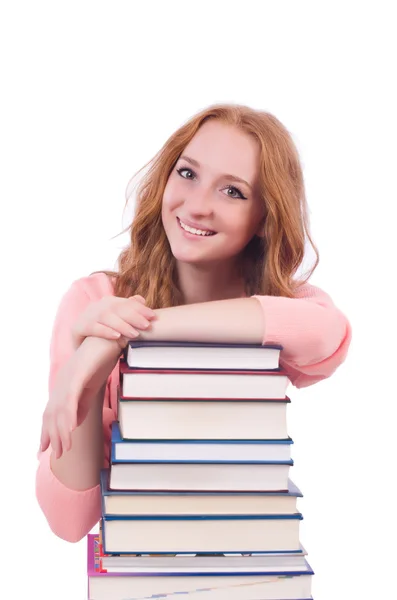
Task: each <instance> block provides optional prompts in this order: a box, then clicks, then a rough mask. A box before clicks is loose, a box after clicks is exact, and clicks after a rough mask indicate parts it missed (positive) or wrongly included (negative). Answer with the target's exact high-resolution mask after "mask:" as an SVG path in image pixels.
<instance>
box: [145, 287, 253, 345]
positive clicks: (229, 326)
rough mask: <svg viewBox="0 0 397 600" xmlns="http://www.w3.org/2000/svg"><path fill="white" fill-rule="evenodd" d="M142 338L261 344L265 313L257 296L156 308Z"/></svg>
mask: <svg viewBox="0 0 397 600" xmlns="http://www.w3.org/2000/svg"><path fill="white" fill-rule="evenodd" d="M155 313H156V318H155V319H154V320H153V321H152V322H151V325H150V327H149V329H148V330H146V331H142V332H141V333H140V336H139V339H144V340H159V341H160V340H168V341H183V340H184V341H196V342H220V343H247V344H249V343H251V344H255V343H257V344H261V343H262V341H263V338H264V327H265V322H264V314H263V310H262V307H261V305H260V302H259V301H258V300H257V299H256V298H236V299H233V300H218V301H214V302H202V303H198V304H186V305H182V306H173V307H170V308H159V309H156V310H155Z"/></svg>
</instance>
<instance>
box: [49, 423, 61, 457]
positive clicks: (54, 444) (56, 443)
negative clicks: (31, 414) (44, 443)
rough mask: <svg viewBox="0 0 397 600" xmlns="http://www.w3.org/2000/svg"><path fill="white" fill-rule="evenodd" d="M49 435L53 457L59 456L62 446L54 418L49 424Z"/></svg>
mask: <svg viewBox="0 0 397 600" xmlns="http://www.w3.org/2000/svg"><path fill="white" fill-rule="evenodd" d="M49 435H50V441H51V448H52V450H53V452H54V454H55V458H60V457H61V456H62V446H61V441H60V438H59V434H58V428H57V425H56V421H55V419H54V418H53V419H51V422H50V424H49Z"/></svg>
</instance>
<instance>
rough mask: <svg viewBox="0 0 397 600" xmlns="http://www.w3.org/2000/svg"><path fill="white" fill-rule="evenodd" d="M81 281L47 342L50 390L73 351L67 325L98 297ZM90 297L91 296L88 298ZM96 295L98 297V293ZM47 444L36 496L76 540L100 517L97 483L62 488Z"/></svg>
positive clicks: (106, 420)
mask: <svg viewBox="0 0 397 600" xmlns="http://www.w3.org/2000/svg"><path fill="white" fill-rule="evenodd" d="M82 281H83V280H78V281H76V282H74V283H73V284H72V285H71V287H70V288H69V290H68V291H67V292H66V293H65V294H64V296H63V298H62V299H61V302H60V305H59V307H58V310H57V314H56V317H55V321H54V325H53V330H52V337H51V343H50V372H49V390H51V389H52V386H53V384H54V380H55V376H56V373H57V371H58V369H59V368H60V367H61V366H62V365H63V364H64V363H65V362H66V361H67V360H68V359H69V357H70V356H71V355H72V353H73V352H74V349H73V343H72V336H71V327H72V324H73V323H74V322H75V320H76V319H77V316H78V315H79V314H80V313H81V312H82V311H83V310H84V309H85V308H86V307H87V306H88V304H89V303H90V302H92V301H94V300H97V299H99V298H95V297H92V294H89V293H87V291H86V289H85V288H84V285H83V283H82ZM90 296H91V297H90ZM99 297H100V296H99ZM109 395H110V378H109V379H108V382H107V386H106V392H105V398H104V408H103V427H104V439H105V465H104V466H108V461H109V459H108V456H109V445H110V427H111V422H112V420H113V419H114V418H115V417H114V414H113V410H112V409H111V408H110V398H109ZM51 452H52V449H51V446H50V447H49V448H47V450H46V451H45V452H41V453H39V455H38V459H39V465H38V468H37V472H36V498H37V500H38V503H39V506H40V508H41V510H42V511H43V513H44V515H45V517H46V519H47V521H48V524H49V526H50V528H51V529H52V531H53V532H54V533H55V534H56V535H57V536H59V537H60V538H62V539H65V540H67V541H70V542H77V541H79V540H80V539H82V538H83V537H84V536H85V535H87V533H89V531H90V530H91V529H92V527H94V525H95V524H96V523H97V522H98V520H99V518H100V512H101V504H100V503H101V497H100V487H99V485H97V486H95V487H93V488H91V489H87V490H83V491H80V490H73V489H70V488H68V487H66V486H65V485H64V484H63V483H61V481H59V479H57V477H56V476H55V475H54V473H53V471H52V470H51V465H50V455H51Z"/></svg>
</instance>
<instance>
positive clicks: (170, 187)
mask: <svg viewBox="0 0 397 600" xmlns="http://www.w3.org/2000/svg"><path fill="white" fill-rule="evenodd" d="M178 197H179V195H178V186H177V185H175V184H174V183H173V182H171V181H169V182H168V183H167V185H166V186H165V189H164V194H163V208H164V209H166V210H172V209H173V208H175V207H176V206H177V204H178Z"/></svg>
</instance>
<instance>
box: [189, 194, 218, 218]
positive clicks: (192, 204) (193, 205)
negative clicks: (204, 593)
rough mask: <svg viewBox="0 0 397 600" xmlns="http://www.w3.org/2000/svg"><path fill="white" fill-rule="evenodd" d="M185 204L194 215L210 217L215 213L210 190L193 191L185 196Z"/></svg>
mask: <svg viewBox="0 0 397 600" xmlns="http://www.w3.org/2000/svg"><path fill="white" fill-rule="evenodd" d="M185 204H186V206H187V208H188V209H189V211H190V213H191V214H192V215H202V216H205V217H207V216H209V215H212V213H213V198H212V193H211V190H210V189H208V188H207V189H203V187H201V188H200V189H196V190H191V191H190V193H188V194H187V195H186V196H185Z"/></svg>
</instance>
